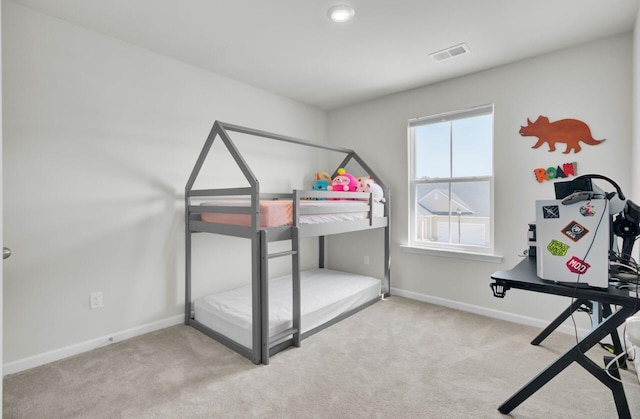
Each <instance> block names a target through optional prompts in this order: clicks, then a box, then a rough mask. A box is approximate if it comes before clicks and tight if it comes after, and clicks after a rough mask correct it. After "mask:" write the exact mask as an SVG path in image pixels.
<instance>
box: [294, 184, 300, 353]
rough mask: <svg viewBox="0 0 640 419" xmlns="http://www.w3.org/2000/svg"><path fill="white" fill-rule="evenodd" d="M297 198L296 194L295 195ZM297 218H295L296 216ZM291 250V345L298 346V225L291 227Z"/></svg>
mask: <svg viewBox="0 0 640 419" xmlns="http://www.w3.org/2000/svg"><path fill="white" fill-rule="evenodd" d="M296 198H297V196H296ZM296 220H297V218H296ZM296 224H297V223H296ZM291 252H292V255H291V257H292V260H291V269H292V275H291V279H292V280H293V284H292V290H293V295H292V302H293V304H292V313H291V314H292V323H293V325H292V326H293V328H294V329H295V332H294V333H293V345H294V346H296V347H300V341H301V340H302V338H301V336H302V325H301V318H302V310H301V304H300V246H299V236H298V226H297V225H294V226H293V227H291Z"/></svg>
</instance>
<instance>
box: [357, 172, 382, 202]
mask: <svg viewBox="0 0 640 419" xmlns="http://www.w3.org/2000/svg"><path fill="white" fill-rule="evenodd" d="M357 182H358V188H357V189H356V192H367V193H371V196H372V197H373V202H384V201H385V199H384V193H383V192H382V187H381V186H380V185H378V184H377V183H376V182H375V181H374V180H373V179H371V177H370V176H369V177H359V178H358V179H357Z"/></svg>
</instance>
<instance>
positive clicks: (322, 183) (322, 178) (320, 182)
mask: <svg viewBox="0 0 640 419" xmlns="http://www.w3.org/2000/svg"><path fill="white" fill-rule="evenodd" d="M330 181H331V176H330V175H329V173H327V172H316V181H315V182H313V190H314V191H326V190H328V189H327V188H328V187H329V182H330ZM325 199H327V198H312V200H314V201H317V200H321V201H322V200H325Z"/></svg>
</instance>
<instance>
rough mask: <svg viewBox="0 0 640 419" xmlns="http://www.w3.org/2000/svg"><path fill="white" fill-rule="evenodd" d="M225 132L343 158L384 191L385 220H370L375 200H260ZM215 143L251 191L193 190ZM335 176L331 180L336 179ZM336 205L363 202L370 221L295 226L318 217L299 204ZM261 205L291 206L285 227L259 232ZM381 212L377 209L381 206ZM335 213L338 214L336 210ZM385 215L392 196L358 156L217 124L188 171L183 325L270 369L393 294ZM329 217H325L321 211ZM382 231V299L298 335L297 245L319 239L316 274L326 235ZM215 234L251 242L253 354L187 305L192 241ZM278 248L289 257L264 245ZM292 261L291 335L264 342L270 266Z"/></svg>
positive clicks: (291, 196) (292, 195) (320, 195)
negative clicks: (237, 221) (290, 350)
mask: <svg viewBox="0 0 640 419" xmlns="http://www.w3.org/2000/svg"><path fill="white" fill-rule="evenodd" d="M229 132H238V133H243V134H248V135H253V136H257V137H262V138H265V139H269V140H276V141H283V142H288V143H294V144H298V145H303V146H308V147H315V148H318V149H322V150H329V151H334V152H339V153H344V154H346V157H345V158H344V160H343V161H342V162H341V163H340V164H339V165H338V166H337V167H336V172H337V169H338V168H340V167H347V164H348V163H349V162H351V161H352V160H353V161H354V162H356V163H357V164H359V165H360V167H361V168H362V169H363V170H364V171H365V172H366V174H367V175H369V176H371V177H372V178H373V179H374V181H375V182H376V183H377V184H378V185H380V186H381V187H382V190H383V193H384V196H385V199H386V200H385V202H384V213H383V214H382V216H377V217H374V213H373V207H374V202H373V198H372V194H370V193H364V192H327V191H315V190H305V191H301V190H294V191H291V192H288V193H282V194H273V193H269V194H261V193H260V183H259V181H258V179H256V177H255V176H254V174H253V172H252V171H251V169H250V168H249V166H248V165H247V163H246V162H245V160H244V159H243V157H242V156H241V155H240V153H239V151H238V149H237V148H236V146H235V145H234V143H233V141H232V140H231V137H230V136H229ZM217 137H220V139H221V140H222V142H223V143H224V145H225V146H226V148H227V150H228V151H229V153H230V154H231V156H232V157H233V159H234V160H235V162H236V163H237V165H238V167H239V168H240V170H241V171H242V173H243V174H244V176H245V178H246V179H247V181H248V183H249V186H248V187H240V188H225V189H201V190H194V189H192V187H193V185H194V183H195V181H196V179H197V177H198V174H199V173H200V170H201V168H202V166H203V163H204V162H205V160H206V158H207V156H208V154H209V152H210V150H211V146H212V144H213V142H214V140H215V139H216V138H217ZM334 175H335V172H334ZM220 197H224V198H239V197H242V198H245V199H247V198H250V205H244V206H242V205H238V206H228V205H226V206H216V205H213V204H203V205H194V204H193V203H192V199H193V198H197V199H202V198H212V199H219V198H220ZM328 198H341V199H352V200H363V201H365V202H364V203H365V204H366V200H367V199H368V206H367V207H366V208H367V211H368V215H367V216H366V218H364V219H359V220H351V221H339V222H328V223H319V224H301V223H300V222H299V218H300V216H301V215H304V214H314V213H319V211H320V209H318V208H305V207H304V206H301V205H300V203H301V201H303V200H309V199H328ZM261 200H291V201H292V209H293V217H292V222H291V224H290V225H283V226H276V227H262V228H261V227H260V225H261V220H260V207H259V205H260V201H261ZM333 202H334V203H335V205H331V207H332V210H331V212H333V213H341V212H343V213H346V212H348V211H353V210H352V209H349V208H346V207H341V205H340V201H333ZM378 205H379V204H378ZM334 207H335V208H334ZM389 208H390V194H389V189H388V188H387V187H386V186H385V184H384V182H382V180H381V179H380V178H379V177H378V176H377V175H376V174H375V173H374V172H373V170H371V168H370V167H369V166H368V165H367V164H366V163H365V162H364V161H363V160H362V159H361V158H360V156H358V154H357V153H356V152H355V151H353V150H350V149H347V148H341V147H334V146H329V145H325V144H319V143H314V142H310V141H305V140H300V139H296V138H292V137H287V136H283V135H278V134H273V133H269V132H264V131H259V130H255V129H250V128H246V127H241V126H237V125H232V124H228V123H223V122H220V121H216V122H215V123H214V124H213V128H212V129H211V132H210V134H209V136H208V138H207V140H206V142H205V144H204V147H203V148H202V151H201V152H200V155H199V157H198V160H197V162H196V164H195V166H194V168H193V171H192V173H191V176H190V177H189V180H188V182H187V185H186V187H185V252H186V260H185V270H186V272H185V273H186V277H185V324H187V325H190V326H193V327H194V328H196V329H198V330H200V331H201V332H203V333H204V334H206V335H208V336H210V337H212V338H214V339H215V340H217V341H219V342H220V343H222V344H224V345H226V346H227V347H229V348H231V349H233V350H235V351H237V352H238V353H240V354H241V355H243V356H245V357H247V358H249V359H250V360H252V361H253V362H254V363H255V364H260V363H263V364H268V363H269V357H270V356H272V355H274V354H276V353H277V352H279V351H281V350H283V349H285V348H287V347H289V346H291V345H295V346H300V342H301V340H303V339H304V338H306V337H309V336H310V335H312V334H314V333H316V332H318V331H320V330H322V329H324V328H326V327H328V326H330V325H332V324H334V323H337V322H338V321H340V320H342V319H344V318H346V317H348V316H350V315H352V314H354V313H356V312H358V311H360V310H361V309H363V308H365V307H367V306H369V305H371V304H373V303H375V302H376V301H378V300H379V299H380V298H382V297H384V296H388V295H389V292H390V289H391V287H390V250H389V244H390V230H389V227H390V226H389V220H390V216H389ZM324 211H326V210H324ZM203 213H214V214H215V213H225V214H228V213H232V214H244V216H245V217H250V220H251V221H250V225H249V224H248V225H246V226H242V225H231V224H222V223H215V222H206V221H203V220H202V214H203ZM380 228H382V229H384V273H383V275H384V277H383V281H382V284H381V296H380V297H379V298H377V299H374V300H371V301H368V302H367V303H365V304H364V305H362V306H359V307H356V308H354V309H351V310H349V311H348V312H346V313H343V314H341V315H340V316H338V317H336V318H334V319H332V320H330V321H328V322H326V323H325V324H322V325H321V326H318V327H316V328H314V329H312V330H308V331H306V332H304V333H303V332H302V330H301V327H300V319H301V301H300V266H299V259H298V255H299V239H300V238H302V237H318V238H319V262H318V265H319V268H324V265H325V251H324V249H325V236H327V235H331V234H341V233H348V232H354V231H361V230H369V229H380ZM202 232H206V233H215V234H222V235H228V236H235V237H244V238H247V239H249V240H251V266H252V268H251V272H252V275H251V276H252V278H251V304H252V311H251V313H252V314H251V316H252V342H253V344H252V348H247V347H245V346H243V345H241V344H239V343H237V342H236V341H234V340H232V339H230V338H228V337H227V336H225V335H223V334H221V333H219V332H216V331H215V330H212V329H211V328H209V327H207V326H205V325H204V324H202V323H200V322H199V321H197V320H196V319H195V318H194V317H193V312H192V308H193V307H192V300H191V263H192V261H191V235H192V234H193V233H202ZM279 240H291V250H290V251H285V252H279V253H271V254H270V253H269V252H268V244H269V243H270V242H274V241H279ZM284 256H290V257H291V258H292V280H293V285H292V290H293V296H292V303H293V305H292V317H293V318H292V327H291V328H289V329H287V330H285V331H284V332H282V333H278V335H277V336H269V259H272V258H276V257H284Z"/></svg>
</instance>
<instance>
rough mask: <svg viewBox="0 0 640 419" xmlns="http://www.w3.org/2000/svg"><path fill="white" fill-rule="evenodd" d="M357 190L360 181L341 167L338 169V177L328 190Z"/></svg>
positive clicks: (332, 181)
mask: <svg viewBox="0 0 640 419" xmlns="http://www.w3.org/2000/svg"><path fill="white" fill-rule="evenodd" d="M357 188H358V181H357V180H356V178H354V177H353V175H352V174H351V173H347V171H346V170H344V169H343V168H342V167H341V168H340V169H338V175H337V176H336V177H334V178H333V180H331V184H330V185H329V186H328V188H327V190H330V191H333V192H355V191H356V189H357Z"/></svg>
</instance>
